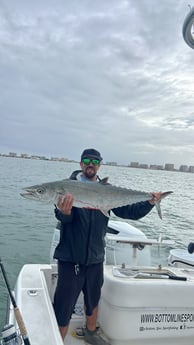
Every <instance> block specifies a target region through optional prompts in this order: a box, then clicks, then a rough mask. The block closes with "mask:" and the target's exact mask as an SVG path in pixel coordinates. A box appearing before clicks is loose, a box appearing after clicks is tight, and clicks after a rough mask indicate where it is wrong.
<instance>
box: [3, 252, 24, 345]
mask: <svg viewBox="0 0 194 345" xmlns="http://www.w3.org/2000/svg"><path fill="white" fill-rule="evenodd" d="M0 266H1V271H2V275H3V278H4V281H5V284H6V287H7V290H8V293H9V297H10V299H11V303H12V305H13V308H14V314H15V318H16V321H17V323H18V327H19V329H20V333H21V336H22V339H23V342H24V344H25V345H30V340H29V338H28V334H27V331H26V327H25V324H24V321H23V318H22V315H21V313H20V310H19V308H18V306H17V304H16V301H15V298H14V296H13V293H12V292H11V289H10V286H9V283H8V280H7V276H6V272H5V269H4V266H3V263H2V261H1V258H0Z"/></svg>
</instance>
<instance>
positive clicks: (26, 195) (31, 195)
mask: <svg viewBox="0 0 194 345" xmlns="http://www.w3.org/2000/svg"><path fill="white" fill-rule="evenodd" d="M23 190H24V191H25V193H20V195H21V196H23V197H24V198H36V199H37V195H36V193H35V192H34V191H32V190H30V189H28V188H23Z"/></svg>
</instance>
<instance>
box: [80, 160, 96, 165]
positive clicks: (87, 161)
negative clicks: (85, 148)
mask: <svg viewBox="0 0 194 345" xmlns="http://www.w3.org/2000/svg"><path fill="white" fill-rule="evenodd" d="M82 163H84V164H85V165H89V164H90V163H92V164H93V165H99V164H100V160H99V159H90V158H83V159H82Z"/></svg>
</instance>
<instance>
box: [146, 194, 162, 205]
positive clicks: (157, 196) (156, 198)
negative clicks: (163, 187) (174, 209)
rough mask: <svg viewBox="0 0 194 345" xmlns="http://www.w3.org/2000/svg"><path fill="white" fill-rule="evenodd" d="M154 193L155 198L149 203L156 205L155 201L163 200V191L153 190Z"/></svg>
mask: <svg viewBox="0 0 194 345" xmlns="http://www.w3.org/2000/svg"><path fill="white" fill-rule="evenodd" d="M151 194H152V195H153V198H152V199H151V200H149V203H150V204H151V205H155V203H156V202H157V201H159V200H161V195H162V192H153V193H151Z"/></svg>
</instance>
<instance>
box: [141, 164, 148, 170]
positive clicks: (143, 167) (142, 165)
mask: <svg viewBox="0 0 194 345" xmlns="http://www.w3.org/2000/svg"><path fill="white" fill-rule="evenodd" d="M139 168H140V169H148V164H139Z"/></svg>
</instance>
